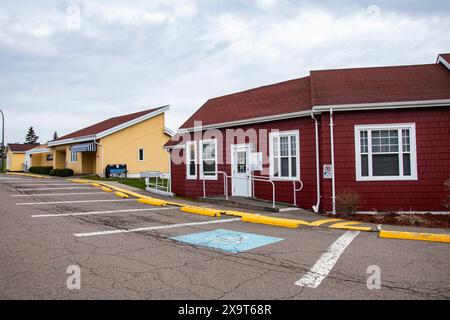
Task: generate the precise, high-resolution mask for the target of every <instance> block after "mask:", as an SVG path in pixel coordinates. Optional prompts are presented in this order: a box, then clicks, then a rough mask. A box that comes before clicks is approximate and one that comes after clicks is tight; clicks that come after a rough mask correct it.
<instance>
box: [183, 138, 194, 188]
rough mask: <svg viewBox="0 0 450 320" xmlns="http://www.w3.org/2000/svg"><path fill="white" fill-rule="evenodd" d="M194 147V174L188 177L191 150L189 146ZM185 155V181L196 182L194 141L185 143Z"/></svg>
mask: <svg viewBox="0 0 450 320" xmlns="http://www.w3.org/2000/svg"><path fill="white" fill-rule="evenodd" d="M191 145H193V146H194V163H195V174H194V175H190V174H189V167H190V162H191V159H190V154H191V148H190V146H191ZM184 150H185V153H186V155H185V156H186V179H188V180H197V143H196V141H187V142H186V148H185V149H184Z"/></svg>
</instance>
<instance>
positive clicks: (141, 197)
mask: <svg viewBox="0 0 450 320" xmlns="http://www.w3.org/2000/svg"><path fill="white" fill-rule="evenodd" d="M85 183H96V184H98V185H99V186H104V187H107V188H109V189H112V190H115V191H119V192H122V193H125V194H127V195H129V196H132V197H135V198H138V199H152V200H156V201H162V202H164V203H165V204H166V205H173V206H177V207H182V206H185V204H182V203H176V202H170V201H165V200H161V199H158V198H152V197H149V196H146V195H143V194H140V193H137V192H134V191H130V190H127V189H123V188H119V187H116V186H112V185H110V184H107V183H103V182H102V181H101V180H100V181H98V182H93V180H86V182H85Z"/></svg>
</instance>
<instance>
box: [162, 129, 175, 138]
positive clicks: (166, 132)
mask: <svg viewBox="0 0 450 320" xmlns="http://www.w3.org/2000/svg"><path fill="white" fill-rule="evenodd" d="M164 133H165V134H167V135H169V136H171V137H173V136H174V135H175V131H173V130H171V129H169V128H167V127H164Z"/></svg>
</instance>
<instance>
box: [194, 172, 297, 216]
mask: <svg viewBox="0 0 450 320" xmlns="http://www.w3.org/2000/svg"><path fill="white" fill-rule="evenodd" d="M216 172H217V173H218V174H223V176H224V179H223V180H224V195H225V199H226V200H228V179H242V180H252V181H262V182H270V183H271V184H272V207H273V208H275V183H274V180H272V179H271V178H270V177H268V176H254V175H251V176H249V177H245V178H244V177H233V176H228V174H227V173H226V172H223V171H207V172H203V176H202V178H201V180H203V198H206V185H205V180H209V179H205V173H216ZM275 181H283V180H275ZM297 182H299V183H300V188H298V189H297V188H296V185H297ZM292 184H293V190H294V205H295V206H297V195H296V192H298V191H301V190H302V189H303V181H302V180H300V179H298V180H294V181H292ZM253 189H254V188H253Z"/></svg>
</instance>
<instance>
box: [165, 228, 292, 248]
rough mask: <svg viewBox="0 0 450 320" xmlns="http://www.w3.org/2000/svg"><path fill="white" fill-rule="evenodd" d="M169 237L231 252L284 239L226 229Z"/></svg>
mask: <svg viewBox="0 0 450 320" xmlns="http://www.w3.org/2000/svg"><path fill="white" fill-rule="evenodd" d="M171 239H173V240H176V241H180V242H185V243H189V244H193V245H199V246H205V247H210V248H215V249H219V250H223V251H228V252H233V253H238V252H243V251H247V250H251V249H255V248H258V247H262V246H265V245H269V244H272V243H275V242H278V241H281V240H284V239H282V238H275V237H267V236H263V235H259V234H254V233H245V232H237V231H232V230H226V229H217V230H212V231H206V232H200V233H193V234H188V235H184V236H178V237H171Z"/></svg>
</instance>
